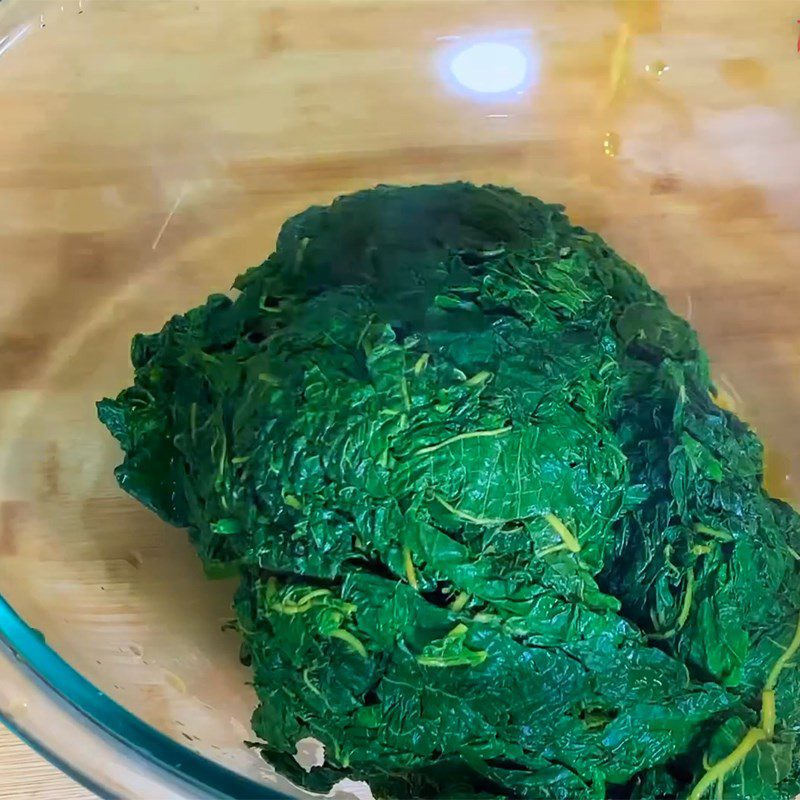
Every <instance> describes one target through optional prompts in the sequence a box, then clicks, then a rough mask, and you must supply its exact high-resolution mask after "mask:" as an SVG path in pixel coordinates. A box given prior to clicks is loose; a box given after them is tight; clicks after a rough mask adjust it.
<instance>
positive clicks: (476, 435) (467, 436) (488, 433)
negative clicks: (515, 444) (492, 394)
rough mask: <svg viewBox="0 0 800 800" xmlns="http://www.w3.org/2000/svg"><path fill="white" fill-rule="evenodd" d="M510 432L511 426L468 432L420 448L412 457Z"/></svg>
mask: <svg viewBox="0 0 800 800" xmlns="http://www.w3.org/2000/svg"><path fill="white" fill-rule="evenodd" d="M510 430H511V426H510V425H507V426H506V427H504V428H492V429H491V430H487V431H469V432H468V433H459V434H457V435H455V436H450V437H449V438H447V439H445V440H444V441H442V442H439V443H438V444H430V445H428V446H427V447H421V448H420V449H419V450H417V452H416V453H414V455H415V456H426V455H428V453H435V452H436V451H437V450H441V449H442V448H443V447H447V446H448V445H451V444H455V443H456V442H460V441H462V440H464V439H477V438H479V437H481V436H502V435H503V434H504V433H508V432H509V431H510Z"/></svg>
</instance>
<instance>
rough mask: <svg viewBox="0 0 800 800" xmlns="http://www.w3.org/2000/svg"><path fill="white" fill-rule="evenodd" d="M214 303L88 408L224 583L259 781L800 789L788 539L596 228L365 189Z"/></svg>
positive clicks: (637, 284) (491, 199) (519, 788)
mask: <svg viewBox="0 0 800 800" xmlns="http://www.w3.org/2000/svg"><path fill="white" fill-rule="evenodd" d="M235 287H236V289H237V290H238V294H237V296H236V298H235V300H231V299H229V298H228V297H227V296H223V295H214V296H212V297H210V298H209V300H208V301H207V303H206V305H204V306H202V307H200V308H196V309H193V310H191V311H189V312H187V313H186V314H184V315H182V316H176V317H173V318H172V319H171V320H170V321H169V322H168V323H167V324H166V325H165V326H164V328H163V329H162V331H161V332H160V333H157V334H152V335H146V336H145V335H138V336H137V337H136V338H135V339H134V342H133V348H132V358H133V365H134V368H135V382H134V386H132V387H131V388H129V389H126V390H125V391H123V392H122V393H121V394H120V396H119V397H118V398H117V399H116V400H103V401H102V402H101V403H100V404H99V412H100V417H101V419H102V421H103V422H104V423H105V424H106V425H107V426H108V428H109V429H110V430H111V432H112V433H113V434H114V435H115V436H116V437H117V438H118V439H119V441H120V442H121V444H122V446H123V448H124V450H125V460H124V463H123V464H122V465H121V466H120V467H119V468H118V469H117V477H118V479H119V482H120V484H121V485H122V487H123V488H124V489H126V490H127V491H128V492H130V493H131V494H132V495H133V496H134V497H136V498H137V499H139V500H140V501H142V502H143V503H145V504H146V505H148V506H149V507H150V508H152V509H153V510H154V511H156V512H157V513H158V514H160V515H161V516H162V517H164V518H165V519H166V520H168V521H169V522H171V523H173V524H175V525H177V526H180V527H187V528H188V529H189V534H190V536H191V539H192V541H193V543H194V544H195V546H196V548H197V550H198V553H199V554H200V556H201V558H202V559H203V562H204V563H205V565H206V568H207V569H208V570H209V572H217V571H219V570H225V569H233V570H235V571H236V572H237V573H238V574H240V576H241V585H240V588H239V590H238V592H237V595H236V599H235V607H236V614H237V627H238V628H239V630H240V631H241V635H242V636H243V640H244V644H243V657H244V658H245V659H246V660H247V661H248V663H251V664H252V668H253V672H254V685H255V690H256V693H257V695H258V708H257V709H256V711H255V714H254V716H253V728H254V731H255V733H256V734H257V736H258V737H260V739H262V740H263V741H264V743H265V744H264V752H265V755H266V756H267V757H268V758H269V759H270V761H272V763H275V764H276V765H277V766H278V768H279V769H280V770H282V771H284V772H285V773H287V774H289V775H290V776H291V777H292V778H293V779H294V780H295V781H297V782H299V783H301V784H303V785H305V786H308V787H309V788H312V789H317V790H327V789H328V788H329V787H330V786H331V785H332V784H333V783H334V782H336V781H337V780H339V779H340V778H343V777H352V778H360V779H364V780H366V781H368V782H369V783H370V785H371V786H372V788H373V791H374V792H375V794H376V795H380V796H388V797H448V798H451V797H478V796H480V797H483V796H506V797H529V798H543V797H546V798H564V799H565V800H566V798H605V797H613V798H619V797H637V798H645V797H648V798H656V797H674V796H685V795H687V794H690V792H691V797H692V798H696V797H699V796H701V795H702V794H704V793H706V792H707V791H713V790H716V787H717V785H718V784H719V782H720V781H722V786H723V788H724V792H725V797H763V798H789V797H792V796H794V795H795V794H796V793H797V792H798V790H800V784H798V771H797V762H796V760H795V750H794V730H795V729H796V728H797V727H798V723H799V722H800V713H798V706H797V704H798V698H800V680H799V679H798V676H797V673H798V670H791V669H785V667H787V666H789V665H790V664H791V657H792V656H793V655H794V651H795V650H796V649H797V645H798V641H800V638H799V637H798V636H794V638H793V633H794V631H795V626H796V622H797V615H798V609H799V608H800V591H799V590H800V580H799V579H798V569H797V563H798V562H797V558H798V556H797V554H796V551H795V549H793V548H798V547H800V545H799V544H798V531H799V530H800V526H799V525H798V516H797V514H796V513H795V512H794V511H793V510H792V509H791V508H789V507H788V506H787V505H785V504H783V503H781V502H779V501H777V500H774V499H771V498H770V497H769V496H768V495H767V494H766V493H765V491H764V489H763V488H762V452H761V445H760V442H759V441H758V439H757V438H756V436H755V435H754V434H753V433H752V432H751V431H750V430H749V429H748V428H747V426H746V425H745V424H744V423H742V422H740V421H739V420H738V419H737V418H736V417H735V416H733V415H732V414H731V413H729V412H727V411H724V410H722V409H721V408H719V407H718V406H717V405H716V404H715V402H714V399H713V395H714V389H713V386H712V384H711V383H710V379H709V373H708V368H707V363H706V358H705V355H704V353H703V351H702V350H701V349H700V348H699V346H698V343H697V339H696V336H695V334H694V332H693V330H692V329H691V328H690V326H689V325H688V324H687V323H686V322H685V321H684V320H682V319H680V318H679V317H677V316H676V315H674V314H673V313H672V312H671V311H670V310H669V309H668V307H667V305H666V303H665V301H664V299H663V298H662V297H661V296H660V295H659V294H658V293H656V292H655V291H653V290H652V289H651V288H650V287H649V286H648V284H647V282H646V281H645V279H644V278H643V277H642V275H641V274H640V273H638V272H637V271H636V270H635V269H634V268H633V267H631V266H630V265H629V264H627V263H626V262H624V261H623V260H622V259H621V258H620V257H619V256H618V255H616V254H615V253H614V252H613V251H612V250H611V249H610V248H609V247H608V246H607V245H606V244H605V243H604V242H603V240H602V239H600V238H599V237H598V236H597V235H595V234H591V233H588V232H587V231H585V230H584V229H582V228H580V227H575V226H573V225H571V224H570V222H569V221H568V219H567V218H566V217H565V216H564V215H563V213H562V209H561V207H559V206H554V205H547V204H545V203H542V202H541V201H539V200H536V199H534V198H529V197H524V196H522V195H520V194H518V193H517V192H515V191H512V190H509V189H501V188H497V187H493V186H485V187H475V186H472V185H470V184H466V183H454V184H448V185H443V186H415V187H410V188H399V187H384V186H381V187H378V188H375V189H372V190H369V191H365V192H360V193H357V194H354V195H350V196H346V197H342V198H339V199H338V200H336V201H335V202H334V203H333V204H332V205H331V206H329V207H313V208H310V209H308V210H307V211H305V212H304V213H302V214H300V215H298V216H296V217H294V218H292V219H290V220H289V221H288V222H287V223H286V224H285V225H284V227H283V229H282V231H281V233H280V236H279V238H278V243H277V248H276V250H275V252H274V253H273V254H272V255H271V256H270V257H269V258H268V259H267V260H266V261H265V262H264V263H263V264H261V265H260V266H258V267H254V268H253V269H251V270H249V271H248V272H246V273H244V274H243V275H241V276H240V277H239V278H238V279H237V280H236V282H235ZM795 640H798V641H795ZM309 736H310V737H314V738H316V739H318V740H319V741H321V742H322V743H323V745H324V746H325V764H324V765H323V766H321V767H318V768H316V769H313V770H311V771H310V772H305V771H304V770H302V769H300V768H299V767H298V765H297V764H296V762H295V761H294V759H293V755H294V753H295V745H296V743H297V742H298V740H300V739H303V738H305V737H309ZM693 787H694V788H693Z"/></svg>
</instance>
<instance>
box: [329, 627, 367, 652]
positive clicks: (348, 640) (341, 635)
mask: <svg viewBox="0 0 800 800" xmlns="http://www.w3.org/2000/svg"><path fill="white" fill-rule="evenodd" d="M331 638H333V639H339V640H341V641H343V642H344V643H345V644H346V645H348V646H349V647H350V649H351V650H355V651H356V653H358V654H359V655H360V656H361V657H362V658H366V657H367V648H366V647H364V645H363V644H362V642H361V640H360V639H357V638H356V637H355V636H353V634H352V633H350V631H346V630H344V628H337V629H336V630H335V631H331Z"/></svg>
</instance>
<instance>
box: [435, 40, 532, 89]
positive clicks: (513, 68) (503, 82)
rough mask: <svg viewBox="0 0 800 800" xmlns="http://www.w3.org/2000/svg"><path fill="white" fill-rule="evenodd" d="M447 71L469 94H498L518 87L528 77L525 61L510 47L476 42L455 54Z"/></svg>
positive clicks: (495, 43) (516, 50)
mask: <svg viewBox="0 0 800 800" xmlns="http://www.w3.org/2000/svg"><path fill="white" fill-rule="evenodd" d="M450 72H451V73H452V74H453V77H454V78H455V79H456V80H457V81H458V82H459V83H460V84H461V85H462V86H464V87H466V88H467V89H471V90H472V91H473V92H479V93H480V94H500V93H501V92H510V91H511V90H513V89H517V88H518V87H520V86H522V84H523V83H524V82H525V79H526V77H527V76H528V58H527V56H526V55H525V53H523V52H522V50H520V49H519V48H518V47H514V45H511V44H503V43H501V42H479V43H478V44H473V45H470V46H469V47H466V48H465V49H464V50H461V51H459V52H458V53H456V55H455V56H454V57H453V60H452V61H451V62H450Z"/></svg>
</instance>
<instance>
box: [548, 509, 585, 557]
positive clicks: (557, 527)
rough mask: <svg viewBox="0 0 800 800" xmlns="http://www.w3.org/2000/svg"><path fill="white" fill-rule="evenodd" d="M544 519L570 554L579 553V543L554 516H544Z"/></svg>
mask: <svg viewBox="0 0 800 800" xmlns="http://www.w3.org/2000/svg"><path fill="white" fill-rule="evenodd" d="M544 518H545V519H546V520H547V522H548V524H549V525H550V527H551V528H552V529H553V530H554V531H555V532H556V533H557V534H558V535H559V536H560V537H561V541H562V542H564V544H565V545H566V547H567V550H569V551H570V553H580V551H581V543H580V542H579V541H578V540H577V539H576V538H575V536H573V534H572V533H571V532H570V530H569V528H567V526H566V525H565V524H564V523H563V522H562V521H561V520H560V519H559V518H558V517H557V516H556V515H555V514H545V515H544Z"/></svg>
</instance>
